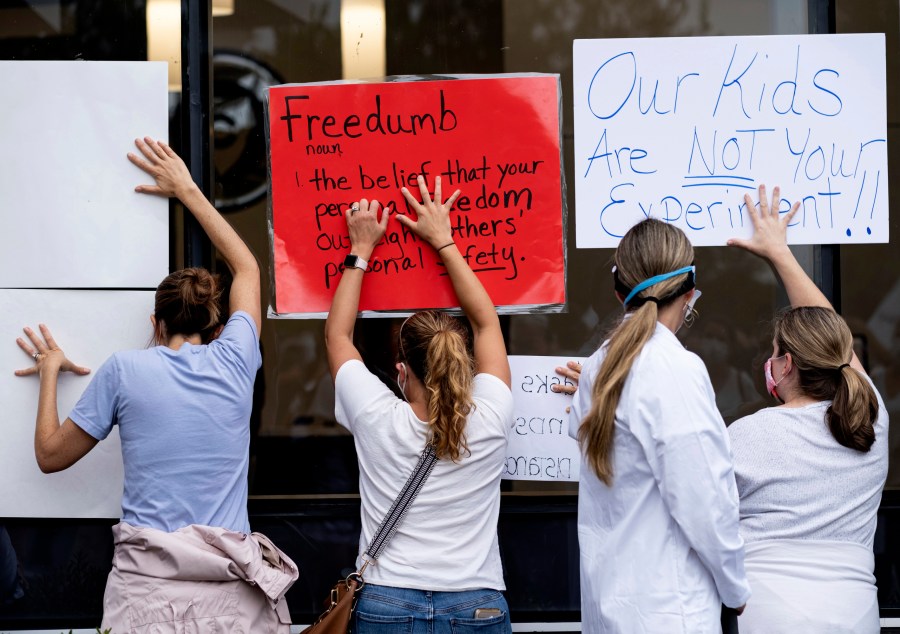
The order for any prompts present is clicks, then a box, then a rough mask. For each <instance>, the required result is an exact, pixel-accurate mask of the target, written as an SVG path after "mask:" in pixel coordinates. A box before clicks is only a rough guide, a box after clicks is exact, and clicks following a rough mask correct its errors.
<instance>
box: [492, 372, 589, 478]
mask: <svg viewBox="0 0 900 634" xmlns="http://www.w3.org/2000/svg"><path fill="white" fill-rule="evenodd" d="M573 360H574V361H582V360H583V359H573V358H572V357H537V356H524V355H513V356H510V357H509V367H510V370H511V371H512V393H513V416H514V418H515V426H514V427H513V428H512V430H511V431H510V433H509V442H508V443H507V446H506V456H507V457H506V465H505V469H504V473H503V476H502V477H503V479H505V480H547V481H552V482H577V481H578V471H579V468H580V466H581V454H580V452H579V450H578V444H577V443H576V442H575V440H573V439H572V438H571V437H570V436H569V415H568V414H567V413H566V408H567V407H568V406H569V405H571V403H572V397H571V396H569V395H567V394H558V393H556V392H553V391H551V390H550V386H552V385H559V384H560V383H562V382H564V381H565V382H568V384H570V385H571V382H569V381H568V379H565V378H563V377H561V376H560V375H558V374H556V372H555V369H556V368H557V367H565V365H566V362H567V361H573Z"/></svg>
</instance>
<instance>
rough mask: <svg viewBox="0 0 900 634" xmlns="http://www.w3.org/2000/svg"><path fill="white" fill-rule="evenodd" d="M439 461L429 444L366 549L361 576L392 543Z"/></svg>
mask: <svg viewBox="0 0 900 634" xmlns="http://www.w3.org/2000/svg"><path fill="white" fill-rule="evenodd" d="M437 461H438V458H437V455H436V454H435V453H434V446H433V445H432V444H431V443H429V444H427V445H426V446H425V450H424V451H422V455H421V456H420V457H419V462H418V464H417V465H416V468H415V469H413V472H412V474H411V475H410V476H409V479H408V480H407V481H406V484H404V485H403V488H402V489H401V490H400V494H399V495H398V496H397V499H396V500H394V504H393V505H392V506H391V509H390V510H389V511H388V512H387V515H385V517H384V519H383V520H382V522H381V526H379V527H378V530H377V531H375V536H374V537H372V541H371V542H369V547H368V548H366V552H365V554H364V555H363V565H362V566H361V567H360V569H359V574H360V575H361V574H362V573H363V571H364V570H365V569H366V566H368V565H369V564H370V563H374V562H375V560H376V559H378V557H379V556H380V555H381V553H382V552H383V551H384V547H385V546H387V545H388V542H389V541H391V538H392V537H393V536H394V533H396V532H397V527H398V526H399V525H400V522H402V521H403V517H404V516H405V515H406V512H407V511H408V510H409V507H410V505H412V503H413V500H415V499H416V496H417V495H419V492H420V491H421V490H422V486H424V484H425V480H427V479H428V476H429V475H430V474H431V472H432V470H433V469H434V465H435V464H437Z"/></svg>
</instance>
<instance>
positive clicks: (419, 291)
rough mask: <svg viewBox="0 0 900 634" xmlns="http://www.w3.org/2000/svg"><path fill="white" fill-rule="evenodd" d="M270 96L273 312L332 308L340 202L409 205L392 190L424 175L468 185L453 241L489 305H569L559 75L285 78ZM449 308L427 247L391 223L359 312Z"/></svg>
mask: <svg viewBox="0 0 900 634" xmlns="http://www.w3.org/2000/svg"><path fill="white" fill-rule="evenodd" d="M268 100H269V103H268V116H269V152H270V156H269V160H270V167H271V186H272V197H271V205H272V209H271V214H272V217H271V222H272V253H273V264H274V266H273V274H274V278H275V279H274V281H275V300H274V306H273V308H274V311H275V312H276V313H278V314H286V313H325V312H327V311H328V309H329V307H330V306H331V298H332V296H333V295H334V291H335V288H336V287H337V283H338V281H339V280H340V276H341V271H342V268H343V266H342V263H343V260H344V257H345V256H346V255H347V254H348V253H349V249H350V243H349V238H348V236H347V227H346V223H345V221H344V217H343V214H344V210H346V209H347V208H348V207H349V206H350V204H351V203H353V202H354V201H357V200H359V199H360V198H367V199H369V200H373V199H374V200H378V201H379V202H380V203H382V205H389V206H391V207H392V208H393V209H394V210H397V211H398V212H400V213H408V210H407V205H406V202H405V200H404V199H403V196H402V195H401V194H400V187H402V186H406V187H408V188H409V189H410V191H412V192H413V193H414V194H416V195H417V194H418V187H417V186H416V177H417V175H419V174H422V175H423V176H424V177H425V179H426V181H427V183H428V185H429V188H433V185H434V178H435V177H436V176H440V177H441V182H442V188H443V191H444V193H445V196H449V195H450V194H451V193H452V192H453V191H454V190H455V189H457V188H458V189H460V190H462V195H461V196H460V197H459V199H458V200H457V202H456V205H455V208H454V211H453V213H452V214H451V220H452V223H453V236H454V239H455V241H456V243H457V245H458V246H459V249H460V251H461V252H462V254H463V256H464V257H465V258H466V259H467V261H468V262H469V265H470V266H471V267H472V269H473V270H474V271H475V272H476V273H477V274H478V276H479V278H480V279H481V281H482V283H483V284H484V286H485V288H486V289H487V291H488V293H489V294H490V296H491V299H492V300H493V301H494V303H495V304H496V305H498V306H517V305H518V306H523V311H524V310H527V309H526V308H525V306H531V305H553V304H563V303H564V302H565V279H564V264H565V254H564V249H563V224H562V217H563V213H562V204H563V201H562V187H561V178H562V177H561V166H560V152H559V82H558V78H557V77H556V76H555V75H539V76H505V77H498V78H484V79H456V80H440V81H414V82H396V83H380V84H372V83H368V84H320V85H285V86H275V87H272V88H270V89H269V92H268ZM457 305H458V302H457V300H456V297H455V296H454V294H453V290H452V288H451V286H450V282H449V280H448V279H447V277H446V275H445V273H444V270H443V266H442V264H441V263H440V261H439V258H437V256H436V255H435V254H434V252H433V250H432V249H431V247H429V246H428V244H426V243H424V242H421V241H419V240H418V239H417V238H416V237H415V236H414V235H413V234H412V233H410V232H409V231H407V230H406V229H404V228H403V227H402V226H401V225H400V223H399V222H397V221H396V219H392V220H391V222H390V224H389V228H388V233H387V235H386V236H385V238H384V240H383V242H382V243H381V244H380V245H379V246H378V247H377V248H376V249H375V253H374V256H373V258H372V261H371V262H370V263H369V272H367V273H366V283H365V284H364V286H363V291H362V296H361V298H360V310H364V311H396V310H417V309H422V308H445V307H453V306H457ZM509 312H513V311H512V310H510V311H509Z"/></svg>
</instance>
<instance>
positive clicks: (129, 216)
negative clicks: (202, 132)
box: [0, 61, 169, 288]
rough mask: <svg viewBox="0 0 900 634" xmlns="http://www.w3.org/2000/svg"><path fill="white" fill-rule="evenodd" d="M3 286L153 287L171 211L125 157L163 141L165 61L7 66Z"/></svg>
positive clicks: (163, 260)
mask: <svg viewBox="0 0 900 634" xmlns="http://www.w3.org/2000/svg"><path fill="white" fill-rule="evenodd" d="M0 86H3V90H2V92H0V121H2V124H0V166H2V167H0V203H2V205H0V207H2V210H0V287H2V288H78V287H81V288H155V287H156V285H157V284H159V281H160V280H161V279H162V278H163V277H165V276H166V275H167V274H168V272H169V270H168V268H169V229H168V226H169V205H168V201H167V200H166V199H164V198H158V197H155V196H147V195H145V194H136V193H134V187H135V185H138V184H141V183H152V179H151V178H150V177H149V176H147V175H146V174H144V173H143V172H142V171H141V170H139V169H138V168H137V167H135V166H134V165H132V164H131V163H130V162H129V161H128V159H127V158H126V157H125V155H126V153H128V152H132V151H136V148H135V146H134V139H135V138H137V137H143V136H152V137H154V138H158V139H163V140H166V139H168V121H169V113H168V91H167V79H166V65H165V63H163V62H78V61H70V62H10V61H2V62H0Z"/></svg>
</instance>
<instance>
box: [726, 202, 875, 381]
mask: <svg viewBox="0 0 900 634" xmlns="http://www.w3.org/2000/svg"><path fill="white" fill-rule="evenodd" d="M744 203H745V204H746V205H747V213H748V215H749V216H750V221H751V222H752V223H753V236H752V237H751V238H750V239H749V240H741V239H739V238H732V239H731V240H729V241H728V246H730V247H738V248H741V249H744V250H745V251H749V252H750V253H753V254H754V255H758V256H759V257H761V258H763V259H764V260H765V261H766V262H768V263H769V266H771V267H772V270H773V271H775V275H777V276H778V278H779V279H780V280H781V283H782V284H783V285H784V290H785V291H786V292H787V296H788V300H790V302H791V306H793V307H796V306H821V307H823V308H831V309H832V310H834V307H833V306H832V305H831V302H829V301H828V298H827V297H825V295H824V293H822V291H820V290H819V287H818V286H816V284H815V282H813V281H812V280H811V279H810V277H809V276H808V275H807V274H806V271H804V270H803V267H802V266H800V263H799V262H797V258H796V257H794V254H793V252H791V250H790V248H788V245H787V228H788V225H789V224H790V223H791V220H792V219H793V218H794V216H795V215H796V214H797V210H798V209H800V202H799V201H798V202H795V203H794V205H793V207H791V210H790V211H789V212H787V213H785V214H782V213H781V212H780V211H779V209H780V206H781V190H780V189H779V188H778V187H775V189H773V190H772V203H771V205H770V204H769V201H768V198H767V196H766V186H765V185H760V186H759V208H758V209H757V207H756V205H755V204H754V202H753V199H752V198H751V197H750V196H749V195H747V194H745V195H744ZM850 365H851V366H852V367H853V368H855V369H856V370H859V371H860V372H862V373H863V374H865V373H866V371H865V369H864V368H863V366H862V363H860V361H859V359H857V358H856V353H854V354H853V358H852V360H851V361H850Z"/></svg>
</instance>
